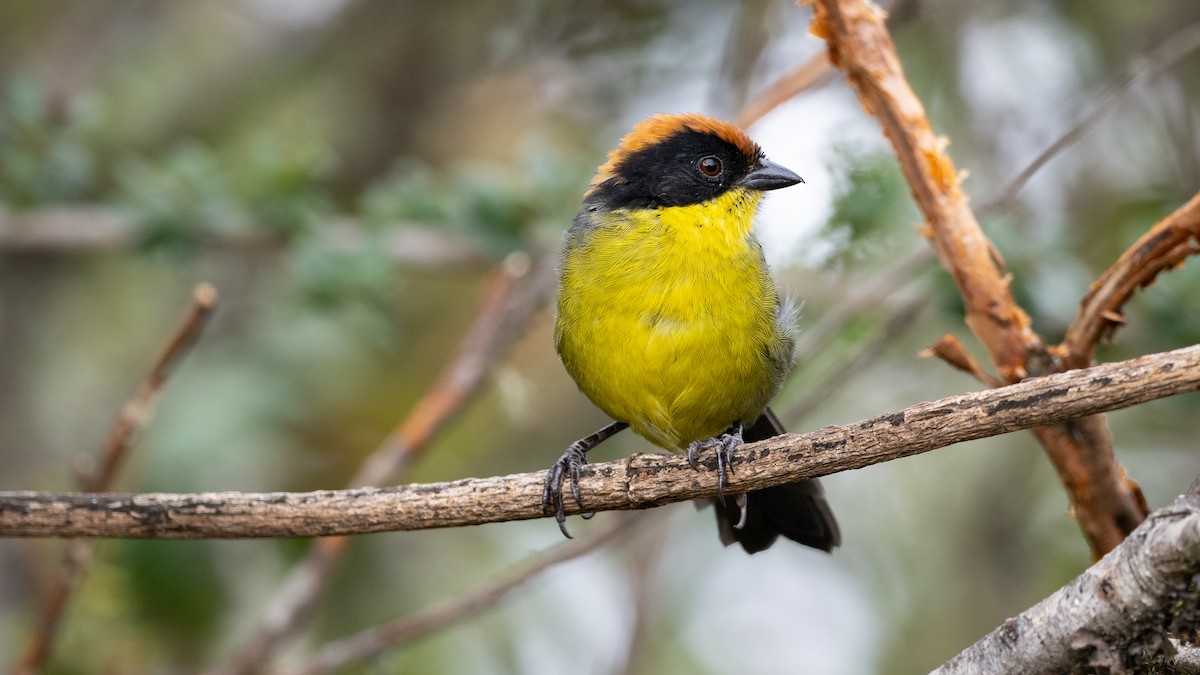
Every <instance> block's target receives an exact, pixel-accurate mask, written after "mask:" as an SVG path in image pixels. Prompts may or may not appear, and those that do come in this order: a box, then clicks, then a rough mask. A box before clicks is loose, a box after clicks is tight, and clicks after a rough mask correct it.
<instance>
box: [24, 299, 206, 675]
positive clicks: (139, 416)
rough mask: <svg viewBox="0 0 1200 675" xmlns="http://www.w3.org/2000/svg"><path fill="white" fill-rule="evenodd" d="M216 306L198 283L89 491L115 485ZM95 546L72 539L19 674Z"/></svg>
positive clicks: (34, 666)
mask: <svg viewBox="0 0 1200 675" xmlns="http://www.w3.org/2000/svg"><path fill="white" fill-rule="evenodd" d="M216 306H217V289H215V288H213V286H212V285H211V284H207V283H202V284H200V285H198V286H196V288H195V290H193V291H192V302H191V305H190V306H189V307H188V310H187V313H186V314H185V315H184V317H183V320H182V321H181V322H180V323H179V325H178V326H177V327H176V329H175V331H174V332H173V333H172V334H171V337H170V338H169V339H168V340H167V343H166V345H165V346H164V347H163V349H162V351H161V352H160V353H159V355H158V359H157V360H155V362H154V365H153V366H152V367H151V368H150V372H149V373H148V374H147V375H146V377H145V378H144V379H143V380H142V383H141V384H140V385H139V386H138V388H137V390H136V391H135V392H134V394H133V396H132V397H130V399H129V401H127V402H126V403H125V405H123V406H122V407H121V410H120V411H119V412H118V413H117V416H116V418H115V419H114V420H113V424H112V427H111V428H110V429H109V433H108V440H107V442H106V443H105V445H104V449H103V451H102V453H101V458H100V462H99V463H97V464H96V465H94V466H93V467H92V469H91V470H90V471H88V472H87V473H86V474H83V475H80V476H79V477H78V481H79V485H80V487H81V488H82V489H83V490H85V491H90V492H101V491H104V490H107V489H108V488H109V486H110V485H111V484H112V480H113V478H114V477H115V476H116V473H117V469H118V468H119V467H120V465H121V462H122V460H123V459H124V458H125V456H126V455H127V454H128V452H129V448H130V446H131V445H132V444H133V440H134V438H135V437H136V435H137V433H138V432H139V431H140V430H141V429H142V428H143V427H144V426H145V425H146V424H147V423H148V422H149V421H150V418H151V415H152V414H153V411H154V404H155V403H156V402H157V401H158V398H159V396H160V395H161V394H162V390H163V387H164V386H165V385H166V383H167V377H168V376H169V375H170V374H171V371H172V370H173V369H174V368H175V366H176V365H177V364H178V363H179V361H180V360H181V359H182V358H183V356H184V354H186V353H187V351H188V349H189V348H190V347H191V346H192V345H193V344H195V342H196V339H197V338H199V336H200V333H201V331H202V330H203V329H204V326H205V325H207V323H208V318H209V317H210V316H211V315H212V312H213V310H214V309H216ZM93 545H94V542H89V541H86V540H83V539H80V540H76V541H71V542H67V546H66V548H65V550H64V551H63V556H62V559H61V560H60V561H59V564H58V569H57V570H56V572H55V574H54V577H53V579H52V581H51V582H50V588H49V589H47V591H46V594H45V597H44V598H43V600H42V611H41V614H40V616H39V617H38V622H37V627H36V629H35V630H34V632H33V635H31V636H30V639H29V644H28V646H27V647H26V649H25V654H24V655H23V656H22V657H21V660H20V661H18V662H17V663H16V664H15V665H14V666H13V670H12V672H13V675H26V674H28V675H32V674H33V673H36V672H39V671H40V670H41V669H42V667H43V665H44V664H45V662H46V659H47V658H48V657H49V655H50V649H51V647H52V646H53V644H54V639H55V637H56V636H57V634H58V626H59V624H60V622H61V620H62V615H63V611H65V610H66V607H67V602H68V601H69V600H70V598H71V593H72V592H73V591H74V590H75V588H76V587H77V586H78V584H79V581H80V579H81V578H82V576H83V573H84V571H86V569H87V564H88V562H89V561H90V560H91V558H92V548H93Z"/></svg>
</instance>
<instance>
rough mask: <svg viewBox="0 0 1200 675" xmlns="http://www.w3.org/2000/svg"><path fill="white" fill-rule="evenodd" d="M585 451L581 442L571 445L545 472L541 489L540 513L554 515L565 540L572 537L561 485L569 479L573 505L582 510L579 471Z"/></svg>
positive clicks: (585, 460) (583, 463) (584, 462)
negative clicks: (543, 484)
mask: <svg viewBox="0 0 1200 675" xmlns="http://www.w3.org/2000/svg"><path fill="white" fill-rule="evenodd" d="M587 451H588V448H586V447H584V444H583V443H582V442H580V441H576V442H574V443H572V444H571V446H570V447H568V448H567V450H566V452H564V453H563V454H562V456H561V457H559V458H558V461H557V462H555V463H554V466H552V467H550V470H549V471H547V472H546V486H545V487H544V488H542V513H546V514H549V513H551V512H553V513H554V520H556V521H558V529H559V530H561V531H562V533H563V535H564V536H566V538H567V539H573V538H574V537H572V536H571V533H570V532H568V531H567V514H566V513H565V512H564V511H563V483H564V482H566V480H567V479H568V478H570V479H571V495H572V496H573V497H575V503H576V504H578V505H579V508H581V509H582V508H583V500H582V499H581V498H580V496H579V469H580V467H582V466H584V465H585V464H587ZM580 515H582V516H583V517H584V518H585V519H586V518H591V517H592V515H594V514H591V513H583V514H580Z"/></svg>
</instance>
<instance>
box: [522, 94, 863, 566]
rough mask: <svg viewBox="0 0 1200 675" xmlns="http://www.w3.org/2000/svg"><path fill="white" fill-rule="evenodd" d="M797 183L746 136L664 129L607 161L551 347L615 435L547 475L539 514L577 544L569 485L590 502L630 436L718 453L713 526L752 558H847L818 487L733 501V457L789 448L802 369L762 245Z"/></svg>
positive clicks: (625, 142) (665, 122)
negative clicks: (766, 227)
mask: <svg viewBox="0 0 1200 675" xmlns="http://www.w3.org/2000/svg"><path fill="white" fill-rule="evenodd" d="M801 182H803V180H802V179H801V178H800V177H799V176H797V175H796V174H795V173H793V172H791V171H789V170H787V169H785V168H783V167H782V166H779V165H778V164H775V163H774V162H771V161H769V160H767V159H766V157H765V156H764V155H763V151H762V149H760V148H759V146H758V145H757V144H756V143H755V142H754V141H752V140H751V139H750V138H749V137H748V136H747V135H746V133H745V132H743V131H742V130H741V129H739V128H738V127H736V126H734V125H732V124H729V123H727V122H722V121H719V120H715V119H712V118H710V117H705V116H703V115H698V114H672V115H668V114H660V115H655V116H653V117H650V118H649V119H647V120H645V121H643V122H641V123H640V124H638V125H637V126H635V127H634V129H633V131H631V132H630V133H629V134H628V135H627V136H625V138H624V139H622V141H621V143H620V145H619V146H618V147H617V149H616V150H613V151H612V152H611V153H609V155H608V161H607V162H605V163H604V164H603V165H602V166H601V167H600V169H599V170H598V171H597V173H596V176H595V178H593V179H592V182H591V187H590V189H589V190H588V191H587V193H586V194H585V195H584V200H583V210H581V211H580V212H579V215H578V216H576V217H575V221H574V223H573V224H572V226H571V229H570V230H569V231H568V232H567V234H566V241H565V245H564V249H563V255H562V269H561V275H562V277H561V284H560V288H559V294H558V314H557V318H556V321H555V330H554V344H555V348H556V349H557V350H558V354H559V356H560V357H561V358H562V362H563V365H564V366H565V367H566V369H567V372H568V373H570V375H571V377H572V378H574V380H575V383H576V384H577V385H578V386H579V389H580V390H581V391H582V392H583V393H584V394H585V395H587V397H588V398H589V399H591V401H592V402H593V403H595V404H596V406H597V407H599V408H600V409H601V410H603V411H604V412H605V413H606V414H608V415H609V416H610V417H612V418H613V419H614V420H615V421H614V422H613V423H612V424H609V425H608V426H606V427H604V428H603V429H601V430H599V431H597V432H596V433H594V434H592V435H590V436H587V437H586V438H582V439H580V440H578V441H576V442H575V443H573V444H572V445H571V446H570V447H569V448H568V449H567V450H566V452H564V453H563V454H562V457H560V458H559V460H558V462H556V463H555V465H554V467H552V468H551V469H550V471H549V472H548V474H547V476H546V487H545V491H544V493H543V497H542V506H543V509H544V510H545V511H546V512H547V513H551V512H552V513H553V514H554V516H555V518H556V519H557V521H558V524H559V528H560V529H562V532H563V534H565V535H567V536H568V537H569V536H570V534H569V533H568V532H567V529H566V526H565V521H566V516H565V514H564V512H563V493H562V488H563V483H564V482H565V481H566V480H568V479H569V480H570V481H571V491H572V494H573V495H574V498H575V501H576V502H577V503H579V504H580V508H582V507H583V504H582V501H581V500H580V493H579V485H578V477H579V470H580V467H582V466H583V465H584V464H586V463H587V458H586V453H587V452H588V451H589V450H590V449H592V448H593V447H595V446H596V445H598V444H599V443H601V442H602V441H604V440H605V439H607V438H609V437H610V436H612V435H613V434H615V433H617V432H619V431H621V430H622V429H625V428H626V427H631V428H632V429H633V430H634V431H635V432H636V433H637V434H639V435H640V436H642V437H644V438H646V439H647V440H649V441H650V442H651V443H654V444H655V445H658V446H660V447H662V448H665V449H667V450H671V451H676V452H686V453H687V455H688V459H689V460H690V461H691V463H692V466H693V467H694V468H699V467H698V464H697V459H696V458H697V453H698V452H700V451H703V450H709V449H715V450H716V457H717V471H718V491H719V493H720V496H719V499H718V500H717V504H718V508H717V520H718V524H719V526H720V529H721V539H722V541H723V542H724V543H725V544H726V545H727V546H728V545H730V544H732V543H733V542H735V541H736V542H739V543H740V544H741V545H742V547H743V548H744V549H745V550H746V551H747V552H750V553H755V552H757V551H761V550H763V549H765V548H767V547H769V546H770V545H771V544H772V543H773V542H774V541H775V539H776V537H777V536H778V535H780V534H782V535H783V536H785V537H787V538H789V539H792V540H794V541H797V542H799V543H801V544H804V545H806V546H812V547H814V548H818V549H821V550H824V551H829V550H832V549H833V548H834V547H835V546H838V545H839V544H840V538H841V536H840V534H839V531H838V526H837V522H836V521H835V520H834V517H833V513H832V511H831V510H830V508H829V504H828V503H827V502H826V501H825V495H824V491H823V490H822V488H821V484H820V483H819V482H818V481H817V480H815V479H814V480H805V481H801V482H799V483H794V484H791V485H782V486H778V487H774V488H768V489H765V490H758V491H754V492H751V493H749V494H747V495H738V496H736V497H735V498H734V499H733V500H732V501H730V500H727V499H726V498H725V495H724V487H725V481H726V472H727V467H729V466H730V460H731V459H732V452H733V449H734V448H735V447H737V446H738V445H740V444H742V443H743V442H750V441H754V440H762V439H764V438H769V437H771V436H775V435H778V434H781V433H783V429H782V427H781V426H780V425H779V422H778V420H776V419H775V416H774V415H773V414H772V413H771V411H770V410H769V409H768V408H767V404H768V403H769V402H770V400H771V398H772V397H774V396H775V394H777V393H778V392H779V388H780V386H781V385H782V384H783V379H784V377H785V376H786V375H787V373H788V371H789V370H790V369H791V367H792V363H793V352H794V347H795V325H794V323H795V319H796V311H795V309H794V308H793V306H792V305H791V304H790V303H786V302H781V301H780V298H779V293H778V291H777V290H776V288H775V282H774V281H773V280H772V278H771V272H770V269H768V267H767V264H766V261H765V260H764V259H763V253H762V247H761V246H760V245H759V243H758V240H757V239H756V238H755V237H754V234H753V233H752V227H753V224H754V216H755V214H756V212H757V211H758V206H759V203H760V202H761V201H762V198H763V196H764V193H765V192H766V191H767V190H775V189H778V188H784V187H788V186H789V185H795V184H796V183H801Z"/></svg>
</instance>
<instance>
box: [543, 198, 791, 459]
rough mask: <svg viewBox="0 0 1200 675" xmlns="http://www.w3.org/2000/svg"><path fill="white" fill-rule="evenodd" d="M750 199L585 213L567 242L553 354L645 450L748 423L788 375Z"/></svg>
mask: <svg viewBox="0 0 1200 675" xmlns="http://www.w3.org/2000/svg"><path fill="white" fill-rule="evenodd" d="M760 198H761V193H756V192H747V191H744V190H740V189H734V190H730V191H729V192H727V193H725V194H723V195H722V196H721V197H719V198H717V199H714V200H711V201H709V202H704V203H701V204H695V205H691V206H682V207H670V208H660V209H646V210H617V211H613V212H609V213H600V212H592V213H587V212H586V211H585V214H584V215H583V216H581V218H580V219H579V220H578V221H577V223H576V225H575V226H574V227H572V229H571V231H570V232H569V233H568V235H567V243H566V247H565V251H564V254H563V265H562V284H561V288H560V291H559V297H558V317H557V320H556V323H555V344H556V347H557V348H558V352H559V354H560V356H561V357H562V360H563V364H564V365H565V366H566V368H567V371H568V372H569V373H570V374H571V376H572V377H573V378H574V379H575V382H576V383H577V384H578V385H579V388H580V390H582V391H583V393H584V394H586V395H587V396H588V398H590V399H591V400H592V402H593V403H595V404H596V405H597V406H598V407H599V408H600V409H601V410H603V411H604V412H605V413H607V414H608V415H610V416H611V417H612V418H613V419H615V420H618V421H622V422H627V423H629V425H630V426H631V427H632V428H633V429H634V431H636V432H637V433H639V434H641V435H642V436H644V437H646V438H647V439H649V440H650V441H652V442H654V443H655V444H657V445H659V446H662V447H665V448H669V449H682V448H685V447H686V446H687V445H688V444H689V443H691V442H692V441H696V440H702V439H705V438H710V437H712V436H715V435H717V434H719V433H721V432H722V431H724V430H725V428H727V427H728V426H729V425H730V424H732V423H734V422H736V421H739V420H742V421H746V422H752V421H753V420H754V418H755V417H756V416H757V415H758V414H759V413H760V412H761V411H762V409H763V408H764V407H765V406H766V404H767V402H768V401H769V400H770V399H771V397H773V396H774V395H775V394H776V393H777V392H778V390H779V386H780V384H781V383H782V379H783V376H784V375H785V374H786V372H787V370H788V368H789V367H790V365H791V358H792V351H793V342H794V339H793V335H792V328H791V326H787V325H783V324H784V322H782V321H780V320H779V316H778V300H777V294H776V290H775V285H774V282H773V281H772V279H771V276H770V272H769V270H768V269H767V266H766V264H765V262H764V261H763V257H762V251H761V248H760V247H759V245H758V242H757V241H756V240H755V239H754V237H753V236H752V235H751V233H750V229H751V225H752V221H753V217H754V212H755V211H756V209H757V206H758V202H759V200H760Z"/></svg>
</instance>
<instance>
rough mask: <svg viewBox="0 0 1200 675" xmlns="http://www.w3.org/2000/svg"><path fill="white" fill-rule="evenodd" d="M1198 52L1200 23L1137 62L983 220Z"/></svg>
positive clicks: (989, 205)
mask: <svg viewBox="0 0 1200 675" xmlns="http://www.w3.org/2000/svg"><path fill="white" fill-rule="evenodd" d="M1196 49H1200V23H1194V24H1191V25H1189V26H1187V27H1186V28H1184V29H1183V30H1180V31H1178V32H1176V33H1175V34H1174V35H1172V36H1171V37H1169V38H1167V39H1166V40H1164V41H1163V42H1162V43H1161V44H1159V46H1158V47H1157V48H1155V49H1154V50H1153V51H1151V52H1150V53H1149V54H1146V55H1144V56H1141V57H1139V58H1137V59H1134V61H1133V63H1132V64H1131V65H1130V66H1129V67H1128V68H1127V69H1126V70H1125V72H1124V73H1122V74H1121V75H1120V76H1119V77H1117V79H1116V80H1114V81H1113V82H1112V83H1111V84H1109V85H1108V86H1107V87H1105V88H1104V90H1103V91H1102V92H1101V93H1100V94H1099V95H1098V96H1097V97H1096V102H1095V103H1093V104H1092V106H1091V107H1090V108H1089V109H1088V110H1087V112H1085V113H1084V114H1083V115H1082V116H1080V118H1079V121H1078V122H1076V123H1075V124H1074V125H1072V126H1071V127H1070V128H1069V129H1067V131H1066V132H1065V133H1063V134H1062V135H1061V136H1059V137H1058V139H1057V140H1055V141H1054V142H1053V143H1051V144H1050V146H1049V147H1047V148H1046V149H1045V150H1043V151H1042V152H1041V153H1040V154H1038V156H1037V157H1035V158H1034V159H1033V161H1032V162H1030V163H1029V165H1028V166H1026V167H1025V169H1024V170H1022V171H1021V172H1020V173H1019V174H1017V176H1016V177H1015V178H1013V179H1012V180H1011V181H1009V183H1008V185H1007V186H1006V188H1005V189H1004V191H1003V192H1001V193H1000V194H999V195H997V196H996V197H995V198H993V199H991V200H989V201H988V202H986V203H984V204H983V205H981V206H980V207H979V208H977V209H976V213H978V214H979V216H980V217H983V216H984V214H988V215H990V214H991V213H993V212H995V211H999V210H1002V209H1004V208H1006V207H1007V206H1008V205H1009V204H1011V203H1012V202H1013V200H1014V199H1016V197H1017V193H1018V192H1020V191H1021V189H1022V188H1024V187H1025V184H1026V183H1028V182H1029V179H1031V178H1033V176H1034V174H1036V173H1037V172H1038V171H1039V170H1040V169H1041V168H1042V167H1043V166H1045V165H1046V164H1047V163H1048V162H1049V161H1050V160H1051V159H1053V158H1054V157H1055V156H1056V155H1058V154H1059V153H1060V152H1062V151H1063V150H1065V149H1066V148H1067V147H1069V146H1070V145H1072V144H1073V143H1075V142H1076V141H1077V140H1079V139H1080V138H1081V137H1082V136H1083V135H1084V134H1086V133H1087V132H1088V131H1089V130H1090V129H1091V128H1092V127H1094V126H1095V125H1096V123H1097V122H1099V121H1100V118H1101V117H1103V116H1104V114H1105V113H1106V112H1108V111H1109V110H1111V109H1112V108H1113V106H1114V105H1116V103H1117V102H1118V101H1120V99H1121V97H1122V96H1124V95H1125V93H1126V92H1128V91H1129V90H1130V89H1131V88H1133V86H1134V85H1135V84H1137V83H1138V82H1139V81H1141V80H1144V79H1150V78H1152V77H1154V76H1155V75H1158V74H1159V73H1161V72H1163V71H1164V70H1166V69H1168V68H1170V67H1171V66H1173V65H1175V64H1176V63H1178V62H1179V61H1180V60H1182V59H1183V57H1185V56H1187V55H1188V54H1190V53H1192V52H1193V51H1195V50H1196Z"/></svg>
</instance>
